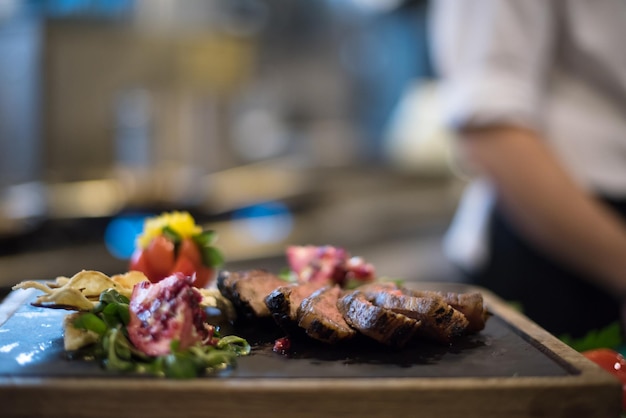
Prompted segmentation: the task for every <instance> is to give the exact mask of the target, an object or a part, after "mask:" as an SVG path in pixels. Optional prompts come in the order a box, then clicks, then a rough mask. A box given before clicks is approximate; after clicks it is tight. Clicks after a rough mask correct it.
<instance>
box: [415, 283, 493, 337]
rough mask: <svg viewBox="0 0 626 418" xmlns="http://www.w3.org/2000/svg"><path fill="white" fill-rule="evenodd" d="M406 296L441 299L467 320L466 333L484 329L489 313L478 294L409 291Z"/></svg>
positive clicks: (481, 296)
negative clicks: (436, 297)
mask: <svg viewBox="0 0 626 418" xmlns="http://www.w3.org/2000/svg"><path fill="white" fill-rule="evenodd" d="M407 293H408V294H411V295H412V296H417V297H433V296H438V297H441V298H442V299H443V300H444V302H446V303H447V304H449V305H450V306H452V307H453V308H454V309H456V310H457V311H459V312H461V313H462V314H463V315H465V317H466V318H467V320H468V325H467V329H466V332H467V333H474V332H478V331H480V330H482V329H483V328H485V323H486V322H487V318H489V313H488V311H487V309H486V308H485V306H484V303H483V295H481V294H480V293H479V292H469V293H454V292H433V291H424V290H409V291H407Z"/></svg>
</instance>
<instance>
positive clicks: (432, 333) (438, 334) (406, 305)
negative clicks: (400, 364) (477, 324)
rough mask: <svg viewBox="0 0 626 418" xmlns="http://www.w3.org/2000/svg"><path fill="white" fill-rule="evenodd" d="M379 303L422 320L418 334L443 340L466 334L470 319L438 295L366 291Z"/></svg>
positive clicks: (372, 299)
mask: <svg viewBox="0 0 626 418" xmlns="http://www.w3.org/2000/svg"><path fill="white" fill-rule="evenodd" d="M366 297H368V298H369V300H370V301H371V302H372V303H373V304H374V305H376V306H379V307H381V308H386V309H390V310H392V311H393V312H395V313H399V314H402V315H405V316H407V317H409V318H413V319H416V320H418V321H421V323H422V326H421V327H420V328H419V330H418V331H417V333H418V335H420V336H422V337H424V338H427V339H430V340H435V341H438V342H442V343H450V342H451V341H452V340H454V338H456V337H458V336H460V335H462V334H463V333H464V332H465V329H466V328H467V325H468V321H467V319H466V318H465V315H463V314H462V313H461V312H459V311H457V310H456V309H454V308H453V307H452V306H450V305H448V304H447V303H445V301H444V300H443V298H441V297H440V296H437V295H430V296H429V297H415V296H407V295H402V294H400V295H398V294H394V293H389V292H377V293H375V294H366Z"/></svg>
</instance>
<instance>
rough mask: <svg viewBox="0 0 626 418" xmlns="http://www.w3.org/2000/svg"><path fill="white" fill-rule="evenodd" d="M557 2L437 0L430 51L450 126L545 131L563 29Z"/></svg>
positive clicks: (432, 19) (431, 16) (433, 12)
mask: <svg viewBox="0 0 626 418" xmlns="http://www.w3.org/2000/svg"><path fill="white" fill-rule="evenodd" d="M555 3H556V2H552V1H546V0H436V1H434V2H432V5H431V11H430V13H431V15H430V22H429V23H430V41H431V52H432V56H433V62H434V65H435V69H436V71H437V73H438V75H439V76H440V81H441V83H440V85H441V88H442V90H441V93H442V97H443V113H444V114H443V118H444V122H445V123H446V125H448V126H450V127H452V128H461V127H468V126H485V125H490V124H502V123H507V124H515V125H518V126H520V125H521V126H525V127H529V128H531V129H540V127H541V110H540V109H541V101H542V100H541V96H542V92H544V91H545V90H544V89H545V82H546V79H547V77H548V69H549V67H550V61H551V59H552V54H553V44H554V39H555V33H556V26H557V25H556V12H555V10H554V9H555V6H554V4H555Z"/></svg>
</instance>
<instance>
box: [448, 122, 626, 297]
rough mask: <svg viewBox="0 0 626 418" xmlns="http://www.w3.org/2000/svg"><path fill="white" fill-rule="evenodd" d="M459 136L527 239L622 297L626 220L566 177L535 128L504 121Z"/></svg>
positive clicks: (625, 272) (625, 283) (625, 270)
mask: <svg viewBox="0 0 626 418" xmlns="http://www.w3.org/2000/svg"><path fill="white" fill-rule="evenodd" d="M461 135H462V139H461V141H460V146H461V151H462V152H463V153H464V154H465V157H466V158H467V161H468V162H470V163H471V164H472V165H473V166H474V168H475V169H477V170H478V171H479V172H480V173H481V174H482V175H484V176H486V177H487V178H488V179H490V180H491V182H492V183H493V185H494V187H495V189H496V193H497V195H498V199H499V201H500V202H501V204H502V205H503V207H504V210H505V211H506V212H507V214H508V216H509V217H510V219H511V221H512V222H513V223H514V224H515V225H516V226H517V228H518V230H519V231H520V232H521V233H522V234H523V235H524V236H525V237H526V238H527V239H528V240H529V241H530V242H531V243H533V244H534V245H536V246H537V247H538V248H542V249H543V250H544V251H545V252H547V253H549V254H552V255H553V256H555V257H556V258H558V259H560V260H561V261H562V262H564V263H566V264H567V265H569V266H572V267H574V268H576V269H579V270H581V271H585V272H587V273H589V276H590V277H596V278H597V279H598V281H599V284H601V285H602V286H604V287H605V288H607V289H609V290H610V291H612V292H615V293H616V295H622V296H625V295H626V224H625V223H624V222H623V221H622V220H621V219H620V218H619V217H618V216H617V215H616V214H614V213H613V212H612V211H611V210H610V209H609V208H607V207H606V206H605V205H603V204H602V203H600V202H599V201H597V200H595V199H594V198H593V197H591V196H589V195H588V194H587V192H585V191H584V190H583V189H582V188H581V187H580V186H578V185H577V184H576V183H575V182H574V181H573V179H572V178H570V176H569V175H568V174H567V173H566V171H565V170H564V169H563V168H562V166H561V165H560V163H559V161H558V160H557V159H556V157H555V156H554V155H553V154H552V153H551V151H550V150H549V148H548V147H547V146H546V145H545V143H544V141H543V140H542V139H541V138H540V137H539V136H538V135H537V134H536V133H535V132H533V131H531V130H526V129H521V128H517V127H514V126H506V125H505V126H492V127H484V128H476V129H466V130H464V131H463V132H462V134H461Z"/></svg>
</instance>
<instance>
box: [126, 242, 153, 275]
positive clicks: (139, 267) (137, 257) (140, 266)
mask: <svg viewBox="0 0 626 418" xmlns="http://www.w3.org/2000/svg"><path fill="white" fill-rule="evenodd" d="M130 270H136V271H140V272H142V273H143V274H145V275H146V277H147V278H148V279H150V277H152V276H153V273H152V271H151V270H150V268H149V267H148V261H147V260H146V253H145V251H144V250H143V249H141V248H137V249H136V250H135V251H134V252H133V255H132V257H131V258H130Z"/></svg>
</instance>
